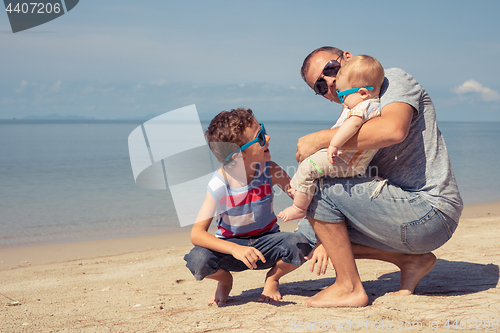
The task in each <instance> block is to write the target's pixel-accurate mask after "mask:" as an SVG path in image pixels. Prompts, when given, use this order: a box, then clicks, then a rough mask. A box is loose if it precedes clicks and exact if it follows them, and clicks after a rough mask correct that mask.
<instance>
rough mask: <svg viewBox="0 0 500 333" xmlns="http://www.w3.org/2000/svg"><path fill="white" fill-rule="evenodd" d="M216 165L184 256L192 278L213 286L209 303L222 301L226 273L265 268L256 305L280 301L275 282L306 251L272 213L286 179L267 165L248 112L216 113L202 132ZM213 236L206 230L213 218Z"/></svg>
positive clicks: (264, 138)
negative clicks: (213, 282) (214, 283)
mask: <svg viewBox="0 0 500 333" xmlns="http://www.w3.org/2000/svg"><path fill="white" fill-rule="evenodd" d="M205 136H206V138H207V141H208V144H209V146H210V149H211V151H212V153H213V154H214V156H215V157H216V158H217V159H218V161H219V162H221V163H222V166H221V167H220V168H219V169H218V170H217V171H216V172H215V173H214V175H213V177H212V179H211V180H210V182H209V184H208V190H207V195H206V198H205V201H204V203H203V205H202V207H201V209H200V211H199V213H198V217H197V219H196V223H195V224H194V225H193V228H192V230H191V241H192V243H193V244H194V245H195V247H194V248H193V249H192V250H191V251H190V252H189V253H188V254H187V255H186V256H185V257H184V259H185V260H186V262H187V264H186V266H187V267H188V268H189V270H190V271H191V272H192V273H193V275H194V277H195V278H196V279H197V280H203V279H204V278H209V279H213V280H216V281H217V282H218V284H217V289H216V290H215V293H214V296H213V297H212V298H210V299H209V300H208V302H209V304H216V305H222V304H224V303H226V301H227V298H228V296H229V293H230V291H231V288H232V285H233V277H232V275H231V273H230V272H240V271H243V270H246V269H270V270H269V271H268V272H267V274H266V278H265V284H264V290H263V291H262V295H260V297H259V299H258V300H259V301H260V302H271V301H276V300H280V299H281V294H280V292H279V279H280V278H281V277H282V276H283V275H285V274H287V273H289V272H291V271H293V270H294V269H296V268H297V267H299V266H300V265H301V264H302V263H303V262H304V261H305V259H304V257H305V256H306V255H308V254H309V252H310V251H311V247H310V246H309V244H308V241H307V239H306V238H305V237H304V236H303V235H302V234H298V233H295V234H294V233H288V232H280V230H279V225H278V224H277V223H276V222H277V218H276V215H275V214H274V211H273V196H274V192H273V186H274V185H277V186H278V187H280V188H281V189H282V190H283V191H284V192H285V193H286V190H287V189H288V187H289V182H290V178H289V177H288V175H287V174H286V172H285V171H284V170H283V169H282V168H281V167H280V166H279V165H277V164H276V163H274V162H272V161H271V154H270V152H269V140H270V137H269V135H267V133H266V131H265V129H264V125H263V124H262V123H258V122H257V120H256V119H255V117H254V115H253V113H252V111H251V110H250V109H236V110H231V111H229V112H228V111H223V112H221V113H219V114H218V115H217V116H216V117H215V118H214V119H213V120H212V121H211V122H210V125H209V127H208V129H207V131H206V133H205ZM214 215H215V220H216V223H217V230H216V232H215V236H213V235H212V234H210V233H209V232H208V228H209V227H210V224H211V223H212V220H213V219H214Z"/></svg>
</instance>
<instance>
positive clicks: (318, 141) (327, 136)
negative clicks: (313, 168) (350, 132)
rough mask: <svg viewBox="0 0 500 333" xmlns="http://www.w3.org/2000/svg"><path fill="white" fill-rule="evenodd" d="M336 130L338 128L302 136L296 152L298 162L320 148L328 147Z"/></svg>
mask: <svg viewBox="0 0 500 333" xmlns="http://www.w3.org/2000/svg"><path fill="white" fill-rule="evenodd" d="M335 132H336V129H326V130H322V131H319V132H315V133H310V134H307V135H306V136H303V137H301V138H300V139H299V142H298V143H297V153H296V154H295V159H296V160H297V162H299V163H300V162H302V161H303V160H304V159H305V158H306V157H308V156H311V155H312V154H314V153H315V152H317V151H318V150H320V149H322V148H326V147H328V145H329V144H330V141H331V139H332V137H333V134H334V133H335Z"/></svg>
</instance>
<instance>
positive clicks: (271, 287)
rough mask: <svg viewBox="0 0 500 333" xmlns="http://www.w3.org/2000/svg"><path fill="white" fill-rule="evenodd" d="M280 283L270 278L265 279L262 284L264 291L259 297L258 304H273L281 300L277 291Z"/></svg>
mask: <svg viewBox="0 0 500 333" xmlns="http://www.w3.org/2000/svg"><path fill="white" fill-rule="evenodd" d="M279 286H280V283H279V281H276V280H274V279H272V278H267V279H266V283H265V284H264V290H263V291H262V295H260V297H259V302H266V303H269V302H274V301H279V300H280V299H281V294H280V290H279Z"/></svg>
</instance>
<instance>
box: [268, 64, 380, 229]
mask: <svg viewBox="0 0 500 333" xmlns="http://www.w3.org/2000/svg"><path fill="white" fill-rule="evenodd" d="M339 66H340V65H339ZM382 82H384V69H383V67H382V65H381V64H380V63H379V62H378V61H377V60H376V59H375V58H373V57H370V56H367V55H360V56H357V57H354V58H353V59H351V60H350V61H349V62H347V63H346V64H345V65H344V66H342V67H341V68H340V69H339V71H338V73H337V79H336V83H337V95H338V97H339V99H340V102H341V103H342V104H343V105H344V109H343V110H342V114H341V115H340V117H339V119H338V120H337V122H336V123H335V125H334V126H333V128H335V127H339V129H338V131H337V133H336V134H335V135H334V136H333V138H332V140H331V142H330V145H329V147H328V149H327V150H326V151H324V150H320V151H318V152H317V153H315V154H313V155H311V156H309V157H308V158H306V159H305V160H304V161H302V163H301V164H300V165H299V169H298V170H297V173H295V175H294V176H293V178H292V181H291V183H290V185H291V187H292V189H290V190H289V192H290V193H291V194H292V195H293V196H294V199H293V205H292V206H290V207H288V208H286V209H285V210H283V211H282V212H280V213H279V214H278V217H279V218H281V219H282V220H283V221H285V222H287V221H289V220H294V219H300V218H303V217H305V216H306V210H307V207H309V204H310V203H311V200H312V197H313V195H314V193H315V190H316V184H317V182H316V180H317V179H318V178H320V177H323V176H329V177H342V178H345V177H354V176H356V175H363V174H364V173H365V171H366V168H367V167H368V164H370V161H371V160H372V158H373V156H375V153H376V152H377V150H376V149H372V150H340V147H341V146H342V145H343V144H344V143H346V142H347V141H348V140H349V139H350V138H351V137H352V136H353V135H354V134H356V133H357V132H358V130H359V128H360V127H361V126H362V125H363V123H364V122H366V121H368V120H370V119H371V118H373V117H377V116H379V115H380V101H379V99H378V95H379V93H380V88H381V86H382Z"/></svg>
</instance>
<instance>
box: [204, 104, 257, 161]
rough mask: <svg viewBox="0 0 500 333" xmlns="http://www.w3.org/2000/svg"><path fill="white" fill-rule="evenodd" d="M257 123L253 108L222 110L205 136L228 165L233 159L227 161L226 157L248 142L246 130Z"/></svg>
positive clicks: (217, 154)
mask: <svg viewBox="0 0 500 333" xmlns="http://www.w3.org/2000/svg"><path fill="white" fill-rule="evenodd" d="M256 123H257V119H255V116H254V115H253V112H252V110H251V109H243V108H238V109H232V110H231V111H222V112H221V113H219V114H218V115H216V116H215V117H214V119H212V121H211V122H210V125H208V129H207V130H206V132H205V137H206V139H207V141H208V145H209V147H210V150H211V151H212V153H213V154H214V156H215V157H216V158H217V160H218V161H219V162H220V163H222V164H224V165H226V164H229V163H231V162H232V159H229V161H226V157H227V156H228V155H229V154H231V153H232V152H234V151H235V150H236V149H238V148H239V147H241V146H243V145H244V144H245V143H246V142H245V137H244V133H245V130H246V129H247V128H248V127H251V126H252V125H254V124H256Z"/></svg>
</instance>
